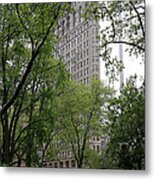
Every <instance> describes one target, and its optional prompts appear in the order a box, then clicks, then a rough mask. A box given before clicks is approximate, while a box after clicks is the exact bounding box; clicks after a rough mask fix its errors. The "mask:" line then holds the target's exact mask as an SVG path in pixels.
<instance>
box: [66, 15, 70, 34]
mask: <svg viewBox="0 0 155 180" xmlns="http://www.w3.org/2000/svg"><path fill="white" fill-rule="evenodd" d="M67 30H68V31H69V30H70V16H68V17H67Z"/></svg>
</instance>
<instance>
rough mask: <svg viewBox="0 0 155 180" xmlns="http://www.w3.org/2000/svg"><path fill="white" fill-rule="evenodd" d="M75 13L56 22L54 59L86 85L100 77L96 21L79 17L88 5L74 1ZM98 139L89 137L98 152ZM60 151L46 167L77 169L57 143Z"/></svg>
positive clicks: (99, 143) (68, 148)
mask: <svg viewBox="0 0 155 180" xmlns="http://www.w3.org/2000/svg"><path fill="white" fill-rule="evenodd" d="M72 6H73V7H74V9H75V11H74V12H72V13H70V14H68V16H67V17H64V18H62V19H60V20H59V22H58V24H59V25H58V28H57V29H56V31H55V33H56V34H57V35H58V36H59V41H58V43H57V44H56V49H57V52H56V53H55V57H56V58H61V60H62V61H63V62H64V63H65V64H66V68H67V70H68V71H69V73H70V74H71V78H72V80H75V81H77V82H80V83H85V84H89V83H90V80H91V78H92V77H97V78H100V60H99V39H98V38H97V35H98V33H99V28H100V26H99V22H97V21H95V20H94V19H89V20H85V19H84V18H83V16H82V14H83V12H84V9H85V8H86V7H87V2H73V3H72ZM103 141H105V139H102V138H101V137H92V139H90V140H89V144H90V145H89V146H90V148H91V149H92V150H94V151H96V152H97V153H99V152H100V149H101V146H102V145H103ZM56 146H57V147H59V148H60V151H58V152H57V157H56V159H54V160H52V161H50V162H46V166H47V167H54V168H77V163H76V161H75V160H74V158H73V153H72V151H71V150H70V149H71V148H70V145H68V147H67V146H66V145H64V144H63V142H61V141H59V140H58V141H57V142H56ZM64 146H65V148H64Z"/></svg>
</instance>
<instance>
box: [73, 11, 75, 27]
mask: <svg viewBox="0 0 155 180" xmlns="http://www.w3.org/2000/svg"><path fill="white" fill-rule="evenodd" d="M75 24H76V12H74V13H73V27H75Z"/></svg>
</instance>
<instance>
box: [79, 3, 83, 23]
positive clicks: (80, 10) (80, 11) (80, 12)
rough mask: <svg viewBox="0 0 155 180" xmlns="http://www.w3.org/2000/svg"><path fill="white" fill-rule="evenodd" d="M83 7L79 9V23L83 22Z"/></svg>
mask: <svg viewBox="0 0 155 180" xmlns="http://www.w3.org/2000/svg"><path fill="white" fill-rule="evenodd" d="M81 14H82V6H80V7H79V23H80V22H81V19H82V18H81Z"/></svg>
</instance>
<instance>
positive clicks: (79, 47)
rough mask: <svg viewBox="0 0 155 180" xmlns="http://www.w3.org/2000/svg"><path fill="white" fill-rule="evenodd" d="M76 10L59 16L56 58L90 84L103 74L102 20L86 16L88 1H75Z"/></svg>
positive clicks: (77, 77) (74, 74) (72, 74)
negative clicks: (101, 65) (100, 37)
mask: <svg viewBox="0 0 155 180" xmlns="http://www.w3.org/2000/svg"><path fill="white" fill-rule="evenodd" d="M72 5H73V7H74V9H75V11H74V12H73V13H71V14H69V15H68V16H67V17H65V18H63V19H61V20H60V22H59V25H58V28H57V30H56V34H57V35H59V37H60V39H59V41H58V43H57V45H56V49H57V52H56V53H55V57H56V58H61V59H62V61H64V63H65V64H66V68H67V70H68V71H69V72H70V74H71V77H72V79H73V80H75V81H77V82H81V83H85V84H89V83H90V80H91V78H92V77H98V78H99V77H100V61H99V39H98V38H97V35H98V33H99V27H100V26H99V22H96V21H95V20H93V19H92V20H91V19H89V20H85V19H84V18H83V12H84V9H85V8H86V7H87V2H74V3H72Z"/></svg>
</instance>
